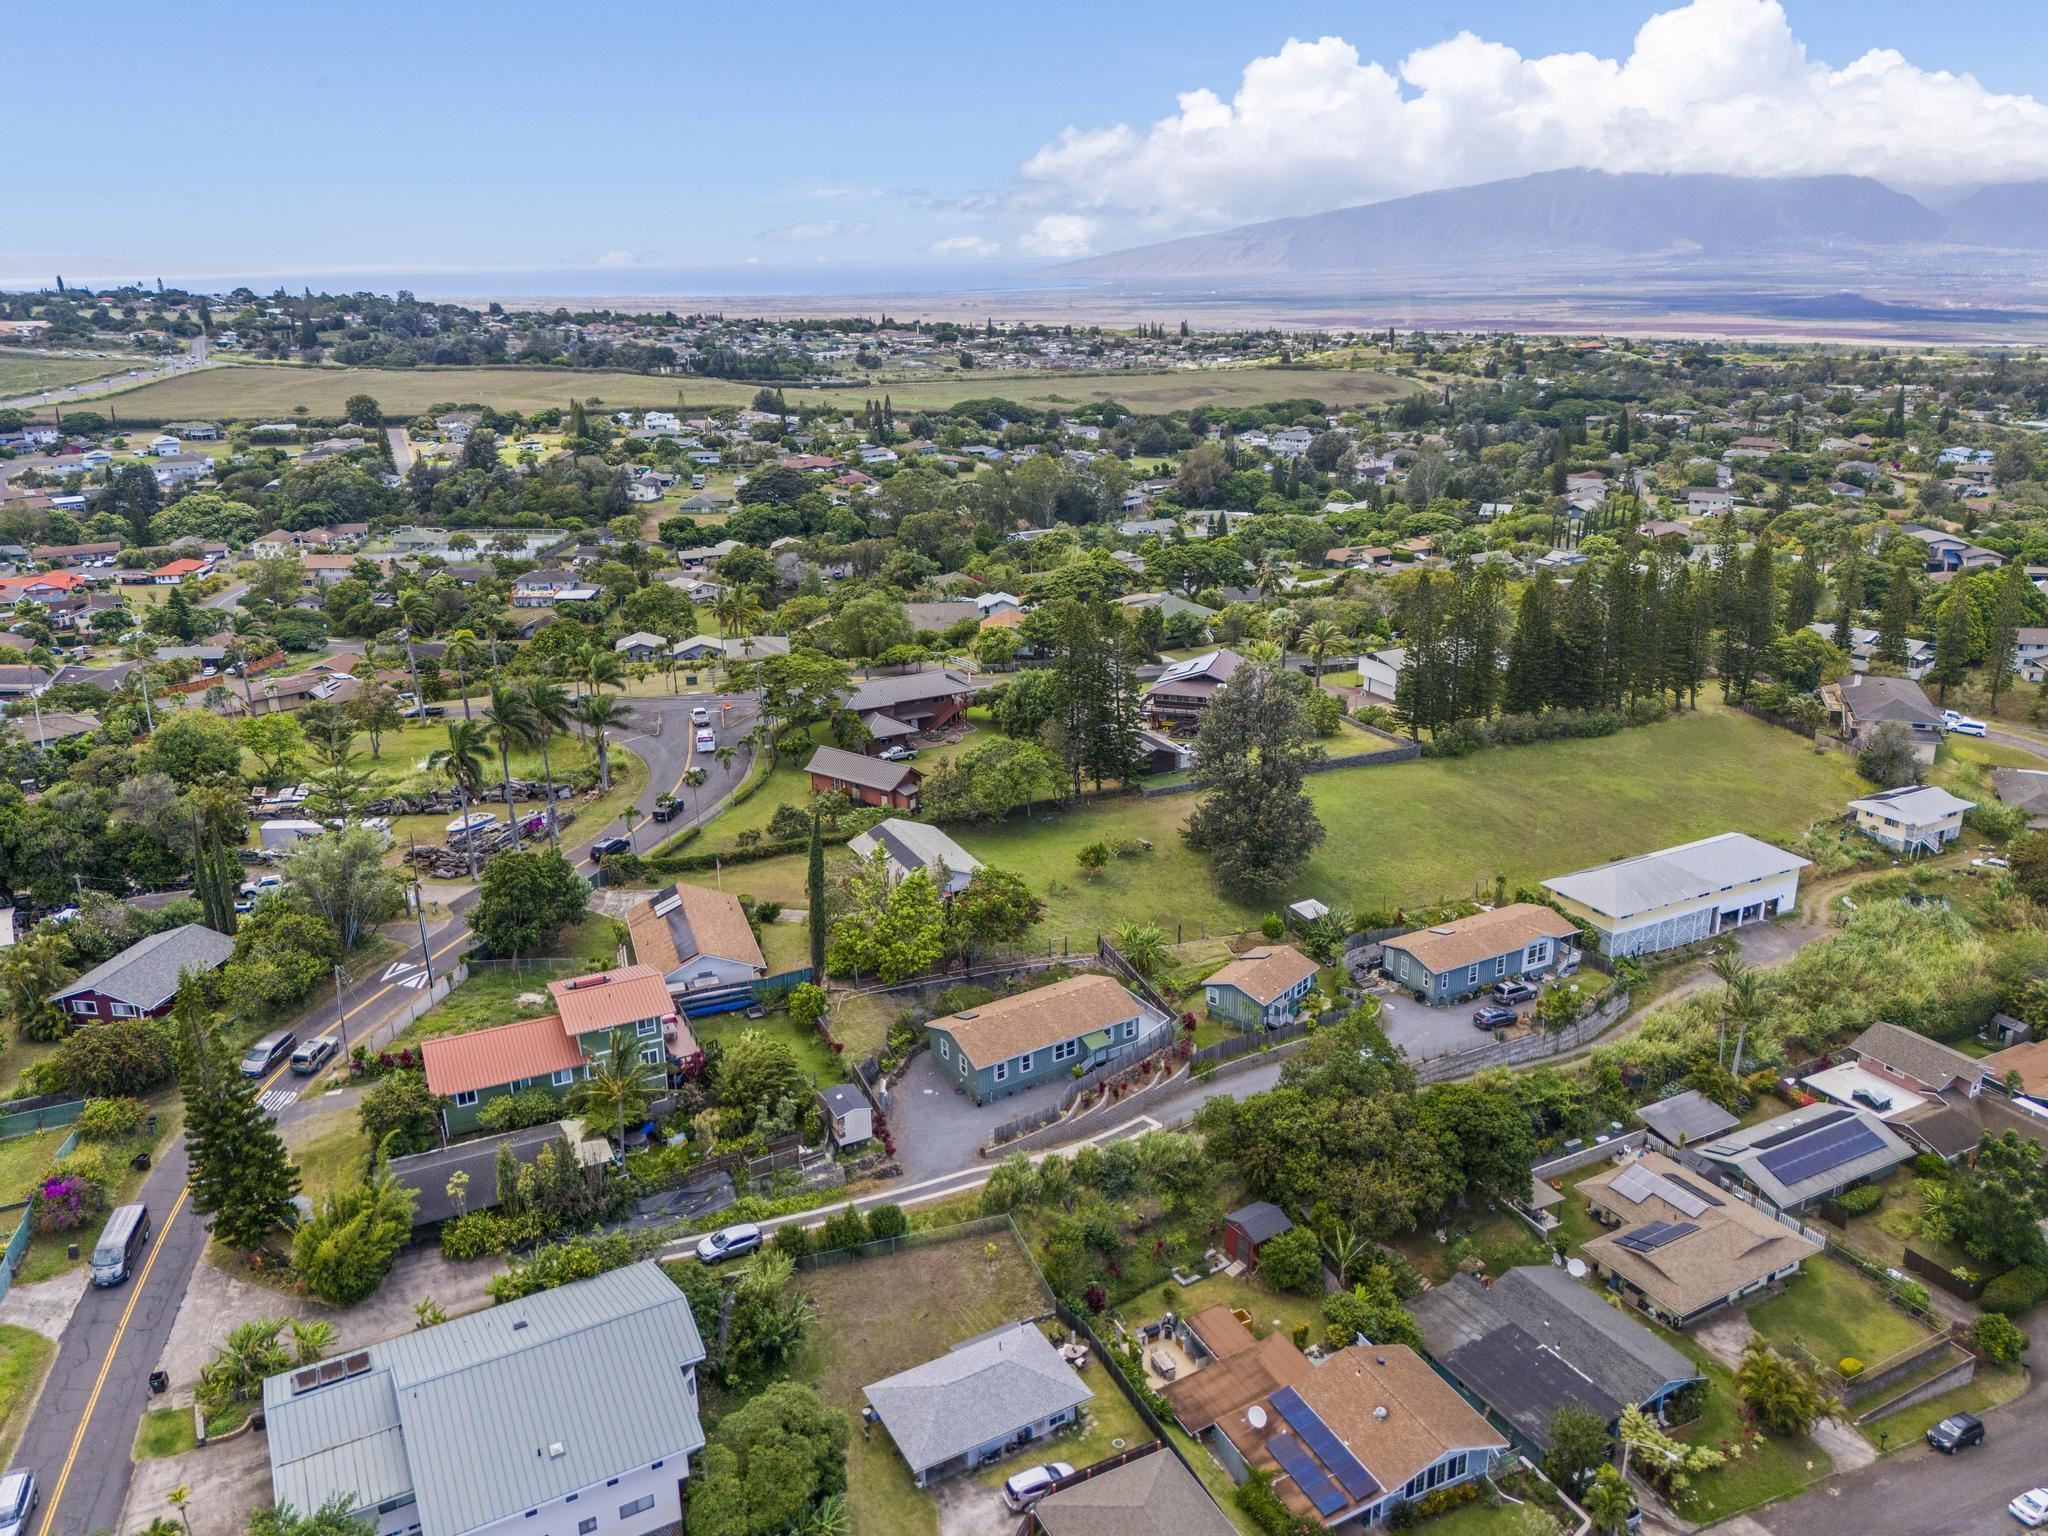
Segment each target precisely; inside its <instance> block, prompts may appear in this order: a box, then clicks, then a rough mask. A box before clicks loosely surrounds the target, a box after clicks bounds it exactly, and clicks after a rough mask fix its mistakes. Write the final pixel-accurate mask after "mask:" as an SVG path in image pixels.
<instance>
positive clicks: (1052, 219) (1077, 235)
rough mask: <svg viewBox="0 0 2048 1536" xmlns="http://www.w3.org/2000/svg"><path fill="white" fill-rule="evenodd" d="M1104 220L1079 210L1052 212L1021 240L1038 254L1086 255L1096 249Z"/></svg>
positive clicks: (1059, 255) (1021, 242) (1033, 253)
mask: <svg viewBox="0 0 2048 1536" xmlns="http://www.w3.org/2000/svg"><path fill="white" fill-rule="evenodd" d="M1101 227H1102V221H1101V220H1100V219H1091V218H1089V217H1087V216H1086V215H1083V214H1078V213H1049V214H1047V215H1046V216H1045V217H1044V218H1042V219H1040V220H1039V221H1038V222H1037V223H1036V224H1034V225H1032V226H1031V228H1030V229H1029V230H1028V231H1026V232H1025V233H1024V234H1023V235H1022V236H1020V237H1019V239H1018V242H1017V243H1018V244H1019V245H1022V246H1023V247H1024V249H1025V250H1027V251H1029V252H1030V253H1031V254H1032V255H1034V256H1057V257H1072V256H1086V255H1087V254H1088V253H1089V252H1090V251H1092V250H1093V249H1094V248H1095V232H1096V231H1097V230H1098V229H1100V228H1101Z"/></svg>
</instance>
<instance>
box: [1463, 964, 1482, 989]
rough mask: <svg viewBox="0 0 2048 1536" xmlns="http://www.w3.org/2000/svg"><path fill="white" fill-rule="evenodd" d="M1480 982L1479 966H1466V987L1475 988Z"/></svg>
mask: <svg viewBox="0 0 2048 1536" xmlns="http://www.w3.org/2000/svg"><path fill="white" fill-rule="evenodd" d="M1478 980H1479V967H1478V966H1476V965H1468V966H1466V967H1465V985H1466V986H1468V987H1469V986H1473V985H1475V984H1476V983H1477V982H1478Z"/></svg>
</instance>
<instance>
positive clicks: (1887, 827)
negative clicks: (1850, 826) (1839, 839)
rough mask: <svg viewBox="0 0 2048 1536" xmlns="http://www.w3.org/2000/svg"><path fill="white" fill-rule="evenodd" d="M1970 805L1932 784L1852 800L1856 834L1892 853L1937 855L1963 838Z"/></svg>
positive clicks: (1850, 805)
mask: <svg viewBox="0 0 2048 1536" xmlns="http://www.w3.org/2000/svg"><path fill="white" fill-rule="evenodd" d="M1970 809H1971V804H1970V802H1969V801H1968V800H1965V799H1962V798H1961V797H1960V796H1957V795H1952V794H1950V793H1949V792H1948V791H1947V790H1945V789H1938V788H1936V787H1935V786H1934V785H1932V784H1907V785H1904V786H1902V787H1900V788H1898V789H1887V790H1882V791H1880V792H1879V793H1877V794H1874V795H1865V796H1864V797H1863V798H1862V799H1860V800H1851V801H1850V802H1849V810H1850V812H1851V813H1852V814H1853V815H1854V816H1855V818H1856V830H1857V831H1859V832H1861V833H1862V834H1863V835H1864V836H1865V837H1868V838H1871V839H1872V840H1874V841H1876V842H1879V843H1882V844H1883V845H1884V846H1885V847H1887V848H1889V849H1891V850H1892V852H1894V853H1939V852H1941V850H1942V849H1944V848H1946V847H1947V846H1948V845H1949V844H1950V843H1952V842H1954V841H1955V840H1956V839H1957V838H1958V837H1961V836H1962V835H1963V817H1964V816H1966V815H1968V814H1969V812H1970Z"/></svg>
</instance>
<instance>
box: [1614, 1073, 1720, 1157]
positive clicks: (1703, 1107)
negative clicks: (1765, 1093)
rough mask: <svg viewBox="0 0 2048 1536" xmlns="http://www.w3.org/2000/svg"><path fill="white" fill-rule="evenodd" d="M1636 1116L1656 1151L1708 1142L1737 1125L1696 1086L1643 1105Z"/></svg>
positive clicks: (1677, 1148) (1671, 1149)
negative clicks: (1647, 1129)
mask: <svg viewBox="0 0 2048 1536" xmlns="http://www.w3.org/2000/svg"><path fill="white" fill-rule="evenodd" d="M1636 1118H1637V1119H1638V1120H1640V1121H1642V1122H1643V1124H1644V1125H1645V1126H1647V1127H1649V1131H1650V1140H1651V1142H1652V1143H1653V1144H1654V1145H1655V1146H1656V1147H1657V1148H1658V1149H1660V1150H1666V1151H1673V1152H1675V1151H1677V1150H1679V1149H1680V1148H1681V1147H1690V1146H1693V1145H1695V1144H1696V1143H1698V1142H1702V1141H1711V1140H1713V1138H1714V1137H1716V1136H1718V1135H1720V1134H1721V1133H1722V1132H1723V1131H1726V1130H1732V1129H1733V1128H1734V1127H1735V1126H1737V1125H1739V1124H1741V1121H1739V1120H1737V1119H1736V1118H1735V1116H1733V1115H1731V1114H1729V1113H1728V1111H1727V1110H1725V1109H1723V1108H1722V1107H1721V1106H1720V1105H1718V1104H1716V1103H1715V1102H1714V1101H1713V1100H1712V1099H1710V1098H1708V1097H1707V1096H1706V1095H1705V1094H1703V1093H1701V1092H1700V1091H1699V1089H1697V1088H1688V1089H1686V1090H1685V1092H1683V1093H1675V1094H1673V1095H1672V1096H1671V1097H1670V1098H1668V1099H1659V1100H1658V1101H1657V1102H1656V1103H1655V1104H1645V1105H1644V1106H1643V1107H1642V1108H1640V1109H1638V1110H1637V1111H1636Z"/></svg>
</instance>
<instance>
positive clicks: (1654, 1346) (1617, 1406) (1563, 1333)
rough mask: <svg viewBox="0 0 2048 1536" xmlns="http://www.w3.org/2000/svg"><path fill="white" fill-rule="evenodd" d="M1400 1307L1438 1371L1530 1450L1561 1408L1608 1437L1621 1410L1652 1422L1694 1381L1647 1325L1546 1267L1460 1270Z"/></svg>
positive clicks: (1540, 1444) (1541, 1446) (1544, 1439)
mask: <svg viewBox="0 0 2048 1536" xmlns="http://www.w3.org/2000/svg"><path fill="white" fill-rule="evenodd" d="M1408 1310H1409V1311H1410V1312H1411V1313H1412V1314H1413V1315H1414V1317H1415V1323H1416V1326H1417V1327H1419V1328H1420V1329H1421V1330H1422V1338H1423V1342H1424V1343H1425V1344H1427V1345H1428V1346H1429V1354H1430V1358H1431V1359H1433V1360H1434V1361H1435V1362H1436V1365H1437V1368H1438V1369H1439V1370H1442V1371H1448V1372H1449V1373H1450V1374H1451V1376H1452V1377H1453V1378H1454V1379H1455V1380H1456V1381H1457V1383H1458V1385H1460V1386H1461V1387H1463V1388H1464V1389H1465V1390H1466V1391H1467V1392H1468V1393H1470V1394H1471V1395H1472V1396H1473V1397H1475V1398H1477V1399H1478V1400H1479V1401H1480V1402H1482V1403H1484V1404H1485V1405H1486V1406H1487V1408H1488V1409H1490V1410H1491V1411H1492V1412H1493V1413H1494V1414H1495V1415H1497V1416H1498V1417H1499V1418H1500V1420H1501V1421H1502V1422H1503V1423H1505V1424H1507V1425H1508V1426H1509V1427H1510V1428H1511V1429H1512V1430H1513V1431H1514V1434H1515V1436H1516V1438H1517V1439H1518V1440H1519V1441H1520V1442H1521V1446H1522V1448H1524V1449H1527V1450H1533V1451H1535V1452H1537V1453H1539V1454H1540V1453H1542V1452H1545V1451H1548V1450H1549V1449H1550V1448H1551V1434H1550V1421H1551V1418H1552V1416H1553V1415H1555V1414H1556V1412H1557V1411H1558V1410H1559V1409H1560V1408H1580V1409H1584V1410H1586V1411H1587V1412H1589V1413H1592V1414H1593V1415H1595V1416H1596V1417H1597V1418H1598V1419H1599V1420H1600V1422H1601V1423H1603V1424H1605V1425H1607V1426H1608V1429H1609V1432H1610V1433H1612V1432H1613V1429H1614V1425H1615V1422H1616V1421H1617V1420H1618V1419H1619V1418H1620V1417H1621V1413H1622V1410H1623V1409H1624V1408H1627V1407H1628V1406H1630V1405H1631V1404H1633V1405H1635V1406H1636V1407H1639V1408H1641V1409H1642V1410H1643V1412H1645V1413H1647V1414H1648V1415H1650V1417H1651V1418H1652V1419H1658V1418H1661V1417H1662V1414H1663V1410H1664V1405H1665V1404H1666V1403H1668V1402H1669V1401H1670V1400H1671V1399H1672V1397H1673V1396H1674V1395H1676V1394H1677V1393H1678V1392H1680V1391H1682V1390H1683V1389H1684V1388H1685V1387H1686V1386H1688V1385H1689V1384H1690V1383H1692V1382H1695V1381H1699V1380H1701V1379H1702V1377H1701V1375H1700V1371H1699V1369H1698V1367H1696V1366H1695V1365H1694V1364H1693V1363H1692V1362H1691V1361H1690V1360H1688V1359H1687V1358H1686V1357H1685V1356H1684V1355H1682V1354H1680V1353H1679V1352H1678V1351H1677V1350H1676V1349H1673V1348H1672V1347H1671V1346H1670V1345H1669V1344H1667V1343H1665V1342H1664V1341H1663V1340H1662V1339H1661V1338H1659V1337H1658V1336H1657V1335H1656V1333H1654V1332H1653V1331H1652V1330H1651V1329H1649V1328H1646V1327H1645V1326H1644V1325H1643V1324H1642V1323H1640V1322H1638V1321H1637V1320H1636V1319H1635V1318H1633V1317H1630V1316H1629V1315H1628V1314H1627V1313H1626V1312H1622V1311H1619V1310H1617V1309H1616V1308H1614V1307H1612V1306H1610V1305H1608V1303H1607V1302H1606V1301H1605V1300H1604V1299H1603V1298H1602V1297H1601V1296H1600V1294H1599V1292H1597V1291H1595V1290H1593V1289H1592V1288H1590V1287H1589V1286H1586V1285H1583V1284H1581V1283H1580V1282H1579V1281H1577V1280H1574V1279H1573V1278H1572V1277H1571V1276H1570V1275H1568V1274H1566V1273H1565V1272H1564V1271H1563V1270H1562V1269H1558V1268H1556V1267H1555V1266H1553V1265H1549V1264H1531V1265H1523V1266H1521V1267H1519V1268H1516V1269H1510V1270H1509V1271H1507V1273H1505V1274H1503V1275H1501V1276H1500V1277H1499V1278H1498V1279H1496V1280H1495V1281H1494V1282H1493V1283H1492V1284H1491V1285H1482V1284H1481V1283H1480V1282H1479V1280H1478V1279H1477V1278H1476V1277H1475V1276H1473V1275H1470V1274H1466V1273H1464V1272H1462V1271H1460V1272H1459V1273H1457V1274H1454V1275H1452V1276H1451V1278H1450V1279H1449V1280H1448V1281H1447V1282H1445V1283H1444V1284H1442V1285H1439V1286H1437V1287H1435V1288H1434V1289H1433V1290H1428V1291H1425V1292H1423V1293H1422V1294H1421V1295H1420V1296H1418V1297H1416V1298H1415V1299H1414V1300H1413V1301H1412V1302H1410V1303H1409V1304H1408Z"/></svg>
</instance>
